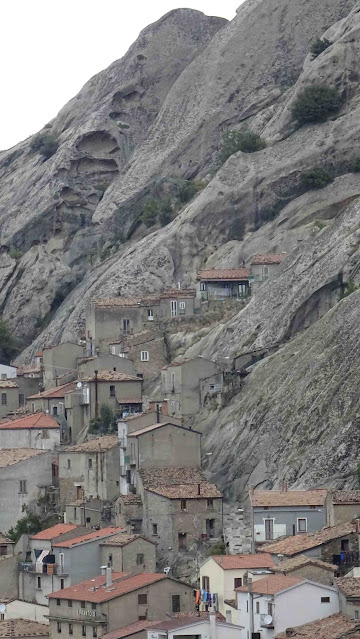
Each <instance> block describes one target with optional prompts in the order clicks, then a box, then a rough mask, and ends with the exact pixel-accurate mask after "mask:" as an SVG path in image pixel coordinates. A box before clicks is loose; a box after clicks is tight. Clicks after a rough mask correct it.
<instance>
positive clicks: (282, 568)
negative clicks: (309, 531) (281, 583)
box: [273, 555, 338, 574]
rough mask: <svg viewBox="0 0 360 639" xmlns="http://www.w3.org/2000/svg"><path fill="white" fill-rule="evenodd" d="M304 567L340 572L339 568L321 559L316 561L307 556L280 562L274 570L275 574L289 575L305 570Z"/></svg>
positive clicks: (314, 558) (298, 556)
mask: <svg viewBox="0 0 360 639" xmlns="http://www.w3.org/2000/svg"><path fill="white" fill-rule="evenodd" d="M304 566H317V568H322V569H323V570H329V571H330V572H336V571H337V570H338V567H337V566H334V565H333V564H328V563H326V562H325V561H321V559H316V557H307V556H306V555H296V557H291V558H290V559H284V560H283V561H280V563H278V564H276V565H274V567H273V570H274V572H282V573H285V574H287V573H288V572H292V571H293V570H297V569H298V568H303V567H304Z"/></svg>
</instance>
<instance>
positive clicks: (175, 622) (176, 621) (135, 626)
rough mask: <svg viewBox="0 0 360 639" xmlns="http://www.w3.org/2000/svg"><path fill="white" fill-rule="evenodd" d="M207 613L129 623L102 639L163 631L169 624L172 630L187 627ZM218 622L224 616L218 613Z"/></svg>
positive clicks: (116, 638) (117, 638) (121, 638)
mask: <svg viewBox="0 0 360 639" xmlns="http://www.w3.org/2000/svg"><path fill="white" fill-rule="evenodd" d="M208 618H209V613H208V612H200V614H196V613H194V612H192V613H191V612H188V613H179V614H178V615H175V614H174V615H173V618H172V619H168V620H166V621H148V620H147V619H144V620H141V621H135V622H134V623H130V624H129V625H127V626H123V627H122V628H118V630H113V631H112V632H107V633H106V634H105V635H103V636H102V639H123V637H128V636H130V635H134V634H136V633H137V632H141V631H142V630H147V629H148V628H154V629H155V628H157V627H158V626H161V629H164V628H165V626H164V624H171V627H172V628H177V627H181V626H185V625H189V623H196V622H199V621H201V620H202V619H208ZM216 618H217V620H218V621H225V618H224V616H223V615H222V614H221V613H220V612H218V613H217V615H216Z"/></svg>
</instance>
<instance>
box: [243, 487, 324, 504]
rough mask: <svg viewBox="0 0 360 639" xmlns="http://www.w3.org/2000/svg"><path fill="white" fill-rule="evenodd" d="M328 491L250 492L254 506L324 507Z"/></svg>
mask: <svg viewBox="0 0 360 639" xmlns="http://www.w3.org/2000/svg"><path fill="white" fill-rule="evenodd" d="M327 492H328V491H327V490H325V489H319V490H255V491H254V492H253V493H252V494H251V492H250V501H251V505H252V506H256V507H262V506H269V507H270V506H323V504H324V503H325V499H326V495H327Z"/></svg>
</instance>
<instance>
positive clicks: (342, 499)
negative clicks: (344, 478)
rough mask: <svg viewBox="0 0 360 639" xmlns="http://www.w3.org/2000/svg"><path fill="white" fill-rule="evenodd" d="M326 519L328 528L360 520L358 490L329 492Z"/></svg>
mask: <svg viewBox="0 0 360 639" xmlns="http://www.w3.org/2000/svg"><path fill="white" fill-rule="evenodd" d="M326 517H327V522H326V523H327V525H328V526H336V524H341V523H342V522H344V521H350V520H351V519H356V518H360V490H329V492H328V495H327V498H326Z"/></svg>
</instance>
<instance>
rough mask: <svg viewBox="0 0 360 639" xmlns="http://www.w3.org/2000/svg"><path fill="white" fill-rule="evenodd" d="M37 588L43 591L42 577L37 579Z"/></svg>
mask: <svg viewBox="0 0 360 639" xmlns="http://www.w3.org/2000/svg"><path fill="white" fill-rule="evenodd" d="M37 588H38V589H39V590H41V577H38V578H37Z"/></svg>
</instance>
